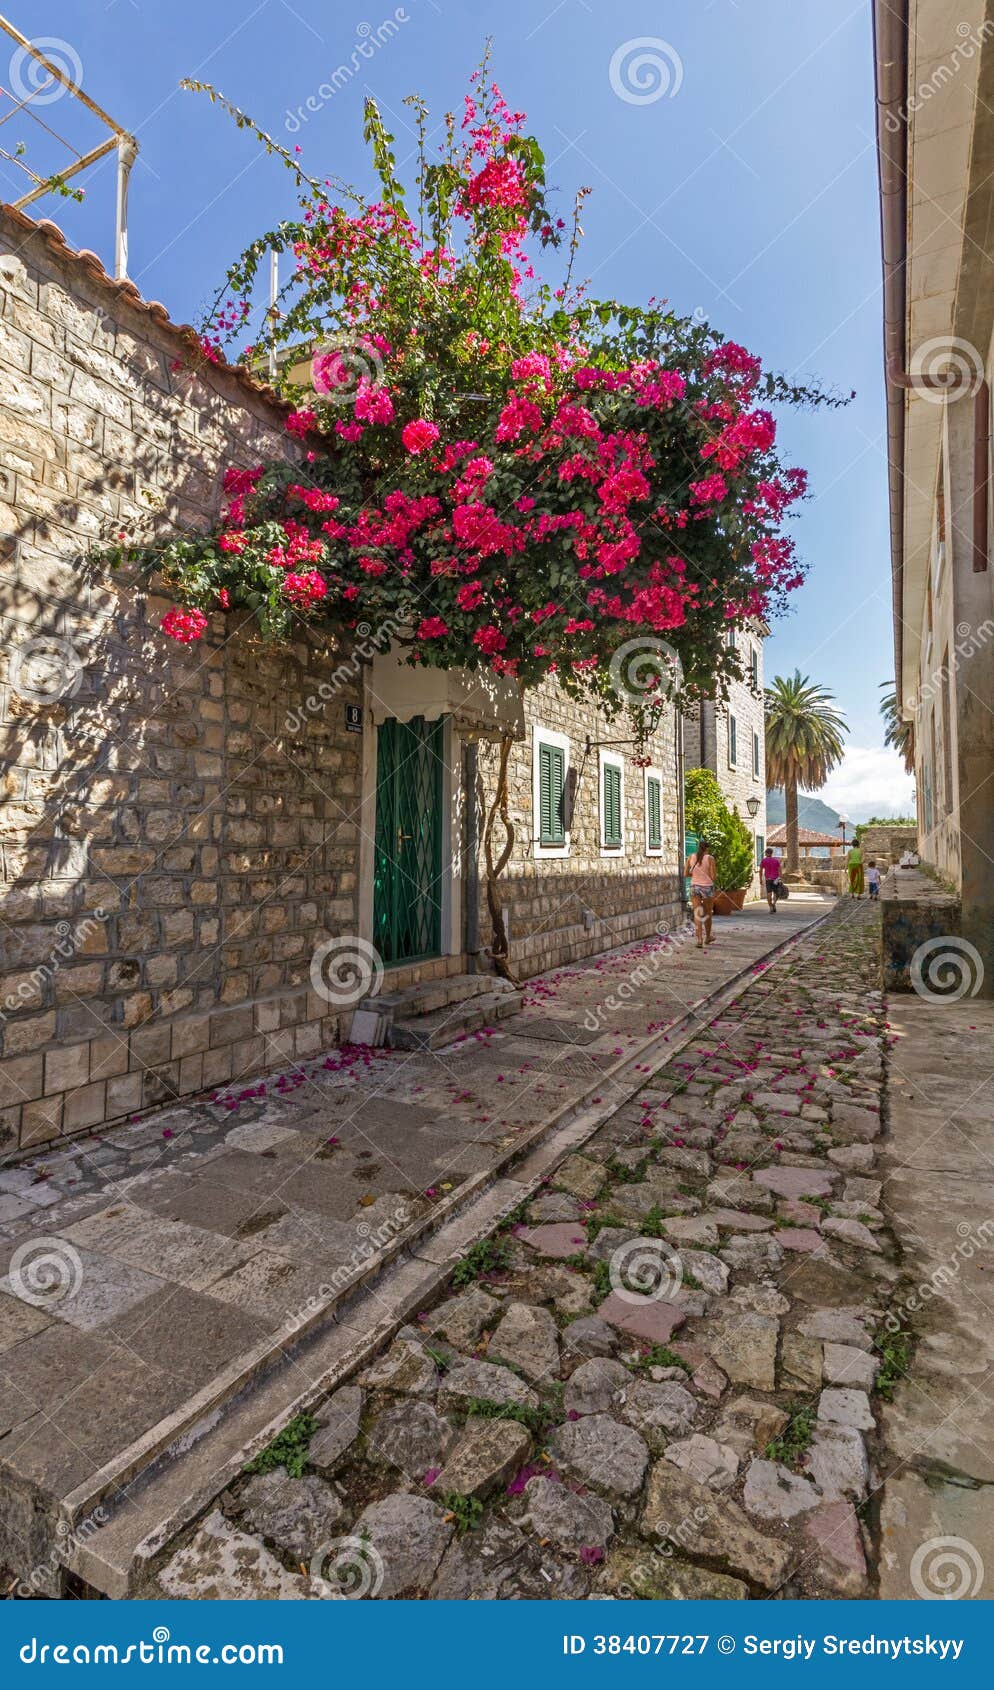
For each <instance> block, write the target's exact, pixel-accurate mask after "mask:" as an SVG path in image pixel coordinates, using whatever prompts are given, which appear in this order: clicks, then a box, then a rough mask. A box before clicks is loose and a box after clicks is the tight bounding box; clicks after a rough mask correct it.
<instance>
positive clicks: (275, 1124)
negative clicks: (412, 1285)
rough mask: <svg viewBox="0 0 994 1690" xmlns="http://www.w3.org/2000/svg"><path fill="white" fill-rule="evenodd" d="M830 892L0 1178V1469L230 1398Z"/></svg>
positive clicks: (145, 1438) (201, 1104)
mask: <svg viewBox="0 0 994 1690" xmlns="http://www.w3.org/2000/svg"><path fill="white" fill-rule="evenodd" d="M827 907H828V906H827V905H825V904H822V903H812V904H808V905H805V904H804V903H802V902H801V901H799V900H795V901H794V902H792V904H791V905H790V906H788V908H787V909H786V910H784V911H782V912H781V914H780V915H779V916H778V917H777V919H776V921H775V922H774V921H771V920H770V918H769V916H768V914H767V912H766V909H765V906H764V907H763V908H762V909H761V910H759V909H758V908H757V909H754V910H752V911H748V912H746V913H744V914H743V915H742V916H739V917H736V918H735V919H734V920H731V921H725V922H721V923H716V932H717V934H718V940H717V943H716V944H715V945H714V946H713V947H712V948H711V949H710V950H708V951H706V952H695V951H694V949H693V946H692V944H691V945H687V944H686V943H685V942H682V940H681V936H680V935H676V936H667V937H665V938H653V939H652V940H651V941H647V942H646V943H644V944H639V945H635V946H628V947H626V948H624V949H622V950H618V951H615V952H612V953H609V954H608V955H606V956H603V957H600V958H597V959H594V960H593V961H591V962H589V963H585V964H582V965H579V966H577V967H575V968H571V969H566V970H562V971H560V972H559V973H557V974H553V975H548V976H543V977H540V978H538V979H536V980H534V981H531V982H529V985H528V988H527V991H526V996H525V1004H524V1008H523V1010H522V1012H521V1013H520V1014H517V1015H515V1016H513V1017H511V1018H509V1019H507V1020H504V1021H501V1022H500V1023H499V1024H498V1026H496V1027H493V1028H484V1029H482V1030H480V1031H479V1032H477V1033H475V1034H472V1035H469V1036H463V1037H462V1038H460V1039H457V1040H455V1041H454V1042H453V1043H451V1044H449V1045H446V1046H445V1047H444V1048H442V1049H440V1050H429V1051H421V1052H416V1053H410V1052H404V1051H392V1052H388V1051H373V1050H369V1049H360V1048H357V1047H354V1048H352V1049H346V1050H340V1051H333V1052H332V1053H331V1054H330V1055H328V1056H324V1057H319V1058H316V1059H315V1060H314V1061H313V1062H309V1063H307V1064H304V1065H301V1066H298V1067H296V1068H294V1069H293V1070H291V1071H287V1072H285V1073H281V1074H277V1075H272V1076H269V1077H267V1078H266V1079H259V1078H249V1079H247V1080H246V1081H245V1082H244V1083H243V1084H241V1085H239V1086H237V1087H233V1088H230V1089H227V1090H225V1091H223V1092H220V1093H216V1094H214V1095H212V1096H210V1097H204V1098H203V1099H201V1100H198V1101H195V1102H193V1103H191V1104H185V1105H184V1106H183V1107H180V1108H174V1109H170V1110H168V1111H166V1112H162V1111H159V1112H157V1113H155V1114H152V1115H148V1116H145V1117H143V1118H140V1119H136V1120H135V1121H134V1122H133V1123H131V1124H129V1125H125V1126H123V1127H121V1128H118V1129H114V1130H111V1131H107V1132H104V1133H103V1134H101V1135H99V1136H97V1137H92V1138H89V1139H81V1140H80V1141H78V1142H70V1143H67V1144H65V1145H63V1146H61V1147H59V1148H58V1149H55V1148H54V1147H49V1148H48V1149H46V1151H45V1152H44V1153H42V1154H39V1155H38V1156H36V1157H35V1158H34V1159H32V1160H31V1161H28V1162H25V1163H21V1164H19V1165H18V1166H17V1167H16V1168H9V1169H4V1170H2V1171H0V1275H5V1277H4V1278H2V1279H0V1474H3V1475H7V1476H9V1478H10V1480H11V1482H13V1483H14V1484H15V1485H16V1486H25V1485H27V1486H29V1487H34V1488H36V1489H37V1490H38V1491H39V1492H40V1493H41V1494H43V1495H44V1496H47V1497H56V1498H62V1497H65V1496H67V1495H69V1494H70V1493H73V1492H75V1491H77V1490H78V1488H79V1487H80V1486H84V1485H86V1484H88V1483H89V1481H90V1479H91V1478H92V1476H93V1475H95V1474H98V1473H103V1472H105V1471H106V1469H107V1467H108V1465H116V1467H117V1468H118V1469H119V1470H120V1471H121V1472H122V1474H124V1473H133V1472H134V1471H135V1462H134V1461H133V1460H131V1459H130V1457H129V1454H128V1452H129V1451H130V1450H136V1449H140V1448H143V1447H146V1446H147V1445H148V1443H149V1441H150V1440H151V1441H155V1440H156V1439H158V1438H159V1433H158V1431H157V1428H159V1427H160V1426H163V1425H169V1426H172V1427H175V1426H176V1425H177V1424H178V1422H177V1418H176V1417H177V1416H179V1417H180V1418H182V1416H183V1415H184V1413H187V1412H188V1411H189V1412H190V1413H191V1414H192V1413H193V1412H194V1411H193V1409H191V1408H190V1405H191V1403H193V1401H194V1399H197V1400H199V1401H200V1402H201V1404H203V1402H204V1400H205V1396H204V1394H205V1393H207V1400H215V1401H220V1400H222V1397H223V1395H225V1394H226V1395H230V1393H231V1391H232V1390H233V1389H234V1388H235V1384H236V1383H237V1382H238V1381H239V1380H243V1379H245V1378H247V1377H249V1376H250V1375H251V1373H252V1371H253V1370H254V1369H256V1368H258V1367H259V1366H260V1365H261V1363H262V1361H263V1360H264V1359H265V1358H266V1357H267V1356H271V1355H273V1354H276V1355H278V1354H279V1347H280V1346H281V1345H282V1344H284V1343H287V1342H292V1341H293V1340H294V1339H295V1338H296V1337H297V1336H298V1335H299V1333H300V1331H301V1330H302V1327H303V1326H304V1324H305V1323H306V1324H308V1325H313V1324H314V1323H316V1322H317V1321H318V1320H319V1319H322V1318H324V1317H325V1316H326V1315H327V1314H328V1312H329V1311H330V1310H331V1309H332V1308H333V1307H334V1306H335V1305H336V1304H337V1303H338V1302H339V1301H341V1300H342V1299H344V1298H345V1297H347V1296H348V1295H349V1293H350V1292H351V1291H352V1290H353V1289H354V1287H355V1285H356V1284H357V1283H358V1281H360V1280H362V1279H364V1278H366V1277H368V1275H369V1274H370V1272H371V1270H372V1269H373V1268H375V1267H376V1265H377V1264H378V1263H379V1262H381V1261H383V1260H386V1259H389V1258H391V1257H392V1256H395V1255H396V1254H397V1253H398V1252H399V1251H400V1250H401V1249H402V1248H404V1247H405V1245H406V1242H407V1240H409V1239H410V1238H411V1237H413V1236H415V1235H416V1234H417V1232H418V1231H419V1229H420V1230H423V1229H424V1228H425V1227H426V1226H431V1225H434V1224H435V1223H436V1221H437V1220H438V1218H439V1217H440V1216H441V1215H442V1214H444V1213H445V1212H446V1209H447V1207H451V1206H452V1205H453V1204H455V1203H457V1202H458V1201H460V1200H461V1199H462V1197H463V1195H464V1194H465V1193H466V1192H467V1191H470V1190H472V1189H475V1188H478V1187H479V1186H480V1185H481V1183H483V1182H485V1181H486V1180H488V1179H489V1178H490V1177H491V1176H492V1174H493V1171H494V1169H495V1168H497V1167H499V1166H500V1165H501V1163H502V1161H506V1160H507V1159H508V1158H509V1157H512V1156H514V1155H516V1154H518V1153H519V1151H520V1149H521V1147H522V1146H524V1145H527V1144H528V1143H529V1142H530V1141H531V1139H532V1138H533V1137H534V1136H535V1135H536V1134H539V1133H541V1132H542V1131H543V1130H544V1128H545V1125H546V1124H547V1123H548V1122H549V1121H550V1119H551V1118H553V1117H554V1116H555V1115H556V1114H557V1112H558V1111H561V1110H563V1109H564V1108H567V1107H569V1106H570V1105H571V1104H574V1103H576V1102H578V1101H579V1100H580V1099H582V1098H583V1097H585V1096H587V1097H590V1096H593V1097H594V1098H599V1097H602V1096H603V1097H604V1098H605V1100H610V1099H611V1097H612V1095H613V1094H612V1084H613V1082H612V1080H611V1075H612V1073H613V1072H614V1071H615V1070H617V1069H618V1067H619V1065H620V1064H622V1063H624V1061H625V1060H626V1059H631V1060H634V1059H635V1057H636V1056H637V1052H638V1050H639V1048H640V1046H641V1045H643V1044H645V1042H646V1038H647V1034H656V1035H658V1036H659V1037H660V1038H665V1036H666V1035H665V1030H666V1028H667V1027H670V1026H672V1025H673V1024H674V1023H675V1022H676V1021H677V1020H678V1018H679V1017H681V1016H684V1015H685V1014H686V1012H687V1011H688V1010H691V1009H692V1008H693V1005H694V1003H695V1001H698V1000H700V999H704V998H706V997H707V996H708V994H710V993H713V991H714V990H715V989H716V988H717V987H719V986H721V985H722V984H724V983H725V982H727V981H728V980H730V979H731V978H732V977H733V976H735V975H736V974H737V973H738V972H740V971H741V970H743V969H747V968H749V967H750V966H757V965H758V964H759V961H760V959H761V958H762V957H763V955H764V953H766V952H767V951H768V950H769V949H770V947H771V945H772V944H773V943H774V941H779V940H782V939H784V938H785V937H788V936H789V935H790V934H791V933H794V932H797V931H799V930H800V929H802V928H803V927H804V926H805V925H806V924H808V923H810V922H812V921H813V920H814V919H815V918H816V917H817V916H818V915H820V914H822V913H824V911H825V909H826V908H827ZM645 1071H646V1072H648V1071H649V1070H648V1068H647V1069H646V1070H645ZM628 1089H630V1085H629V1088H628ZM618 1095H619V1096H620V1095H621V1093H620V1092H619V1093H618ZM210 1393H214V1396H213V1398H212V1399H211V1398H210ZM110 1403H112V1404H113V1408H112V1409H110V1408H109V1407H108V1404H110ZM170 1436H175V1431H173V1432H172V1433H171V1434H170ZM159 1441H160V1442H161V1441H162V1440H161V1439H159ZM2 1526H3V1521H2V1519H0V1558H2V1555H3V1553H4V1540H3V1536H2Z"/></svg>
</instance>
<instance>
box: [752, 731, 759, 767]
mask: <svg viewBox="0 0 994 1690" xmlns="http://www.w3.org/2000/svg"><path fill="white" fill-rule="evenodd" d="M752 772H753V774H754V775H758V774H759V735H758V734H756V733H754V734H753V736H752Z"/></svg>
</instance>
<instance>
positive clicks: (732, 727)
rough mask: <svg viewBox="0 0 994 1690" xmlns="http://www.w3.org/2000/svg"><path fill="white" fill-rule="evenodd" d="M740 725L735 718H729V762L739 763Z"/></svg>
mask: <svg viewBox="0 0 994 1690" xmlns="http://www.w3.org/2000/svg"><path fill="white" fill-rule="evenodd" d="M737 742H738V723H737V722H736V720H735V717H734V716H729V718H728V761H729V762H730V763H735V762H737V761H738V743H737Z"/></svg>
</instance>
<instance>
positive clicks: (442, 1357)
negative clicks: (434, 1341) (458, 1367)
mask: <svg viewBox="0 0 994 1690" xmlns="http://www.w3.org/2000/svg"><path fill="white" fill-rule="evenodd" d="M424 1352H425V1355H426V1356H427V1357H428V1360H429V1361H431V1362H433V1363H434V1364H435V1366H436V1367H437V1368H438V1371H439V1373H447V1372H448V1370H449V1366H450V1362H449V1358H448V1356H447V1355H446V1354H445V1353H444V1351H442V1350H436V1349H434V1348H433V1347H432V1345H431V1344H425V1346H424Z"/></svg>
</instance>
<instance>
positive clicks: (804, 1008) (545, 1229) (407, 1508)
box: [146, 900, 929, 1599]
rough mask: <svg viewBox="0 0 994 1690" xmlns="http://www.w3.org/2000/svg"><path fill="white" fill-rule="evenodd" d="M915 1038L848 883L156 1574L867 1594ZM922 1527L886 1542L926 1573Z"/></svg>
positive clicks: (875, 920) (386, 1585) (486, 1588)
mask: <svg viewBox="0 0 994 1690" xmlns="http://www.w3.org/2000/svg"><path fill="white" fill-rule="evenodd" d="M754 930H755V929H754ZM739 931H740V934H741V936H742V937H743V938H744V937H745V935H746V934H747V933H748V931H749V927H748V925H747V924H743V926H742V928H741V929H740V930H739ZM729 943H731V941H729ZM694 960H696V959H694ZM539 996H541V994H539ZM533 1007H535V1006H533ZM611 1036H612V1037H614V1036H615V1032H614V1030H612V1035H611ZM618 1036H620V1035H618ZM890 1039H891V1034H890V1032H889V1030H888V1028H887V1024H886V1011H885V1006H884V1001H883V997H882V994H881V991H880V988H879V913H878V911H877V910H876V909H874V908H873V907H872V906H870V905H868V904H866V903H865V902H863V903H851V902H849V901H848V900H840V901H839V903H838V905H837V906H836V907H835V908H834V909H833V910H832V912H831V913H830V915H829V918H828V919H827V920H826V921H825V922H824V923H822V924H820V925H819V926H818V927H817V928H816V929H814V930H813V931H811V932H810V933H809V934H802V935H801V937H800V938H799V940H798V942H797V943H796V944H795V945H793V946H791V947H790V948H788V949H787V950H786V951H785V952H784V954H783V955H781V956H779V957H774V958H772V959H770V961H769V963H768V964H767V965H757V967H756V969H755V974H754V976H753V977H752V978H751V980H750V982H749V985H748V988H747V989H746V990H745V991H744V992H743V993H741V994H740V995H739V996H737V997H736V998H735V999H734V1000H728V1001H724V1002H719V1003H718V1004H717V1005H714V1006H713V1007H712V1010H711V1013H710V1014H705V1015H702V1017H701V1018H700V1022H699V1025H698V1027H697V1028H696V1030H695V1031H694V1032H693V1034H692V1036H691V1037H690V1038H689V1040H687V1041H684V1042H683V1043H682V1045H681V1047H680V1048H679V1049H678V1050H677V1051H675V1052H674V1055H673V1057H672V1059H671V1060H670V1061H669V1062H668V1063H667V1064H665V1065H664V1066H662V1067H661V1068H658V1069H657V1070H656V1071H654V1073H653V1075H652V1078H651V1080H650V1081H648V1082H647V1083H646V1084H645V1085H644V1086H643V1087H642V1088H641V1090H639V1091H638V1092H636V1093H635V1094H634V1095H633V1096H632V1097H631V1099H630V1100H629V1101H628V1102H626V1103H625V1104H623V1105H622V1106H621V1107H619V1108H616V1109H613V1110H612V1111H610V1112H609V1114H608V1116H607V1118H606V1119H604V1121H603V1122H602V1124H600V1125H599V1126H598V1127H597V1129H596V1130H595V1131H593V1133H592V1135H591V1136H590V1137H589V1138H588V1139H587V1140H586V1141H585V1142H584V1143H583V1144H582V1145H581V1146H580V1148H579V1149H578V1150H576V1151H575V1152H574V1153H573V1154H571V1155H570V1156H568V1157H567V1158H566V1159H565V1160H563V1161H561V1162H560V1163H558V1164H556V1165H554V1166H553V1167H552V1168H551V1170H550V1173H549V1176H548V1179H547V1180H546V1182H545V1183H544V1185H543V1186H542V1187H541V1188H540V1189H539V1190H538V1191H537V1192H536V1194H535V1195H534V1196H532V1197H530V1198H529V1199H528V1201H527V1202H526V1203H525V1204H524V1205H523V1206H522V1208H521V1210H520V1212H518V1213H517V1214H515V1215H512V1216H511V1217H510V1219H509V1220H508V1221H507V1223H506V1224H505V1225H503V1226H502V1227H501V1228H499V1229H498V1230H497V1232H496V1233H494V1234H493V1235H491V1236H489V1237H488V1238H487V1239H485V1240H480V1241H478V1243H477V1244H476V1245H475V1246H474V1247H472V1248H470V1249H469V1250H468V1251H467V1252H466V1253H465V1255H464V1256H463V1257H462V1259H461V1260H460V1261H459V1262H458V1263H457V1264H456V1266H455V1270H454V1271H453V1272H451V1273H450V1275H449V1279H448V1283H446V1284H443V1285H440V1286H439V1288H438V1292H437V1295H435V1296H433V1297H429V1298H428V1299H427V1300H426V1303H425V1306H423V1307H421V1308H417V1309H415V1311H414V1312H413V1313H412V1315H411V1316H410V1319H409V1322H408V1324H407V1325H406V1326H404V1327H403V1328H401V1330H400V1331H399V1332H398V1333H397V1335H396V1336H395V1337H394V1338H393V1339H392V1341H391V1342H390V1343H389V1345H385V1346H383V1347H382V1349H381V1350H380V1351H379V1352H378V1353H377V1354H375V1355H374V1356H373V1357H372V1359H367V1360H366V1362H365V1363H364V1365H363V1366H362V1368H361V1369H360V1370H357V1371H356V1372H355V1373H354V1374H353V1375H352V1376H351V1377H348V1378H345V1379H344V1380H343V1381H342V1382H341V1383H340V1384H339V1385H338V1387H337V1388H336V1389H335V1390H334V1391H333V1392H332V1393H331V1394H330V1395H329V1396H328V1397H327V1398H326V1399H325V1400H324V1401H322V1402H320V1403H319V1404H317V1405H316V1406H315V1407H314V1412H313V1415H310V1416H303V1417H297V1418H295V1419H294V1420H293V1421H292V1422H291V1423H290V1424H289V1425H288V1426H286V1427H285V1428H284V1430H283V1433H282V1435H281V1437H280V1438H279V1439H278V1440H277V1441H276V1442H274V1443H273V1444H271V1445H270V1446H269V1448H268V1450H266V1451H264V1452H262V1453H261V1455H260V1456H259V1457H257V1458H256V1460H255V1461H254V1463H253V1465H252V1470H251V1471H246V1472H244V1473H243V1474H242V1475H241V1476H240V1477H238V1478H236V1479H235V1480H234V1481H233V1482H232V1483H231V1484H229V1486H228V1488H227V1490H226V1491H225V1492H224V1494H223V1495H222V1496H221V1497H220V1498H219V1499H218V1500H217V1502H216V1504H215V1505H214V1506H212V1507H211V1508H210V1509H209V1511H208V1512H207V1513H206V1514H205V1516H204V1517H203V1518H202V1519H201V1520H200V1521H199V1522H196V1523H194V1524H193V1525H191V1527H190V1528H189V1529H188V1530H187V1531H186V1532H185V1533H184V1534H183V1536H182V1538H181V1539H180V1540H178V1541H177V1542H175V1543H174V1544H173V1545H171V1546H170V1548H169V1550H168V1552H167V1553H166V1554H165V1555H164V1556H163V1557H162V1558H161V1562H160V1565H159V1567H158V1569H157V1573H156V1577H155V1579H154V1581H153V1583H152V1585H151V1586H150V1588H149V1589H148V1591H147V1592H146V1593H147V1594H159V1595H163V1594H165V1595H167V1596H171V1597H185V1598H194V1599H210V1598H212V1597H219V1596H267V1597H271V1598H272V1597H286V1598H299V1599H307V1598H311V1597H314V1598H326V1597H328V1596H342V1597H377V1598H380V1599H384V1598H386V1599H389V1598H396V1597H400V1596H421V1597H427V1598H428V1599H466V1598H493V1597H499V1598H504V1599H507V1598H531V1599H555V1598H559V1597H589V1598H597V1599H604V1598H607V1599H611V1598H647V1597H677V1598H692V1597H717V1598H722V1599H748V1598H756V1597H762V1596H769V1595H775V1596H779V1597H811V1596H855V1597H872V1596H873V1595H874V1594H876V1592H877V1588H878V1586H877V1569H878V1566H879V1563H880V1554H881V1533H880V1526H879V1513H880V1496H881V1485H882V1483H883V1480H884V1476H885V1474H886V1473H887V1472H888V1471H889V1470H890V1469H891V1468H892V1466H893V1462H892V1460H891V1457H890V1453H889V1449H888V1445H887V1440H886V1437H885V1436H884V1434H883V1420H884V1416H885V1415H886V1414H887V1413H888V1412H889V1410H888V1409H887V1402H888V1400H889V1398H890V1396H891V1395H892V1393H893V1392H894V1389H895V1386H896V1387H897V1388H898V1390H900V1389H901V1388H902V1382H903V1381H904V1376H905V1374H906V1373H907V1370H908V1365H909V1356H908V1353H907V1352H905V1351H899V1350H898V1349H896V1348H895V1345H894V1344H893V1343H892V1342H891V1333H892V1330H896V1331H897V1333H898V1334H900V1333H901V1332H902V1330H903V1324H904V1323H903V1306H904V1300H905V1298H906V1295H907V1286H906V1284H905V1279H904V1273H903V1268H902V1258H901V1245H900V1241H899V1239H898V1238H897V1237H895V1234H894V1231H893V1230H892V1227H891V1225H890V1224H889V1220H888V1218H887V1217H886V1216H885V1213H884V1210H883V1208H882V1207H881V1172H882V1168H881V1150H882V1144H883V1132H884V1125H885V1115H884V1113H883V1112H882V1107H883V1106H884V1104H885V1060H886V1055H887V1049H888V1045H889V1043H890ZM895 1406H896V1404H895ZM919 1547H920V1540H919V1537H918V1535H917V1533H916V1532H915V1531H913V1530H912V1531H911V1532H907V1531H902V1532H899V1533H897V1534H895V1535H894V1536H893V1537H892V1539H891V1541H890V1543H889V1544H888V1545H887V1550H886V1552H887V1553H888V1554H889V1555H890V1556H891V1557H892V1558H893V1559H894V1561H895V1563H900V1564H901V1566H902V1568H904V1570H905V1571H906V1573H907V1576H908V1578H909V1579H910V1581H911V1583H912V1586H913V1587H914V1585H915V1580H916V1578H919V1579H920V1578H921V1576H922V1575H921V1570H920V1568H919V1569H918V1570H917V1571H916V1570H915V1559H916V1554H917V1550H918V1548H919ZM914 1593H916V1594H928V1593H929V1592H928V1591H920V1590H917V1589H915V1590H914Z"/></svg>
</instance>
